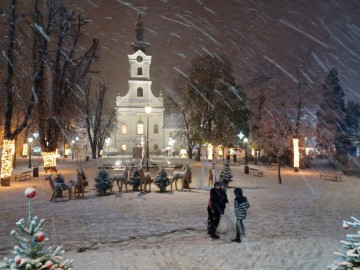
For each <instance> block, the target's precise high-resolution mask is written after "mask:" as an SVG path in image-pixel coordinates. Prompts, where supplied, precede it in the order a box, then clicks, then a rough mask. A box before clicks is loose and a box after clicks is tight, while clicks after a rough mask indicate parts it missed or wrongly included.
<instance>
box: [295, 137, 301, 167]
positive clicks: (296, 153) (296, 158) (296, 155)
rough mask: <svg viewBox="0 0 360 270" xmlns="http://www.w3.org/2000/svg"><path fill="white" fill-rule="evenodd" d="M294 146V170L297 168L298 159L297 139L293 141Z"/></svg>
mask: <svg viewBox="0 0 360 270" xmlns="http://www.w3.org/2000/svg"><path fill="white" fill-rule="evenodd" d="M293 146H294V168H299V164H300V158H299V155H300V154H299V139H295V138H294V139H293Z"/></svg>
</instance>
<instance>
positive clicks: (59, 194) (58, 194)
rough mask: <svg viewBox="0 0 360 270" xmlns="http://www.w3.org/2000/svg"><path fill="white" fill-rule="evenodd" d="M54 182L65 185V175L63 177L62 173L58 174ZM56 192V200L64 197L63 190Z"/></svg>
mask: <svg viewBox="0 0 360 270" xmlns="http://www.w3.org/2000/svg"><path fill="white" fill-rule="evenodd" d="M54 182H55V183H58V184H63V183H65V177H64V175H62V174H61V173H58V174H56V176H55V179H54ZM55 192H56V194H55V196H56V198H61V197H62V189H61V188H59V189H56V190H55Z"/></svg>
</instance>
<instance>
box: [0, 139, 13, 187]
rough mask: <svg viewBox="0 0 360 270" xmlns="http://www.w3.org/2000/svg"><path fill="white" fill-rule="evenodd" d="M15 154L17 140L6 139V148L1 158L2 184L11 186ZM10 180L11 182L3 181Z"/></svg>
mask: <svg viewBox="0 0 360 270" xmlns="http://www.w3.org/2000/svg"><path fill="white" fill-rule="evenodd" d="M14 153H15V140H7V139H4V148H3V152H2V156H1V163H2V166H1V184H2V185H6V186H9V185H10V176H11V171H12V164H13V157H14ZM3 179H8V180H9V181H3ZM7 182H8V183H7Z"/></svg>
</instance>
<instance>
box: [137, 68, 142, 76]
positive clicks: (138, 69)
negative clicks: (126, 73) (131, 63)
mask: <svg viewBox="0 0 360 270" xmlns="http://www.w3.org/2000/svg"><path fill="white" fill-rule="evenodd" d="M137 75H143V74H142V68H141V67H138V68H137Z"/></svg>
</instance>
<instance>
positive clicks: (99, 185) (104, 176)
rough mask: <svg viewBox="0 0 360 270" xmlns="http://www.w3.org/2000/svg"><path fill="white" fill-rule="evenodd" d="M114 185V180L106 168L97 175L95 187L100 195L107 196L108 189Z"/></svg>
mask: <svg viewBox="0 0 360 270" xmlns="http://www.w3.org/2000/svg"><path fill="white" fill-rule="evenodd" d="M112 186H113V183H112V180H111V178H110V177H109V174H108V172H107V171H106V170H104V169H102V170H100V171H99V172H98V174H97V176H96V177H95V189H96V193H97V195H99V196H105V195H106V191H107V190H108V189H111V188H112Z"/></svg>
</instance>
